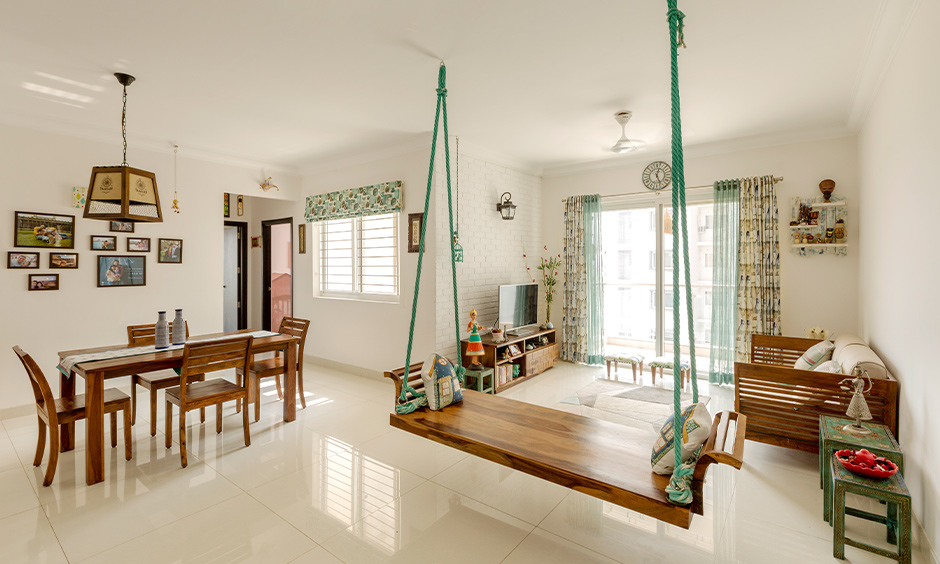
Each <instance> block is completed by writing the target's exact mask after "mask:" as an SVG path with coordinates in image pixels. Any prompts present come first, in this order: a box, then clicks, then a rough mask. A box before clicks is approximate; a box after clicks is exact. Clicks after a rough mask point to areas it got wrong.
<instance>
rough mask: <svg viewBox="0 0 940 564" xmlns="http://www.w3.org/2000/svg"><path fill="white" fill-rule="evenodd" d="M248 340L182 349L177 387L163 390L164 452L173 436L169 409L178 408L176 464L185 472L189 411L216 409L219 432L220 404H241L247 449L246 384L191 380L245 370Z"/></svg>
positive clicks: (206, 342) (197, 344) (249, 437)
mask: <svg viewBox="0 0 940 564" xmlns="http://www.w3.org/2000/svg"><path fill="white" fill-rule="evenodd" d="M251 343H252V338H251V337H250V336H249V337H234V338H231V339H220V340H214V341H200V342H195V343H187V344H186V346H185V347H183V366H182V368H181V369H180V375H179V377H178V378H177V384H178V385H177V386H176V387H173V388H168V389H167V390H166V448H170V446H171V444H172V443H171V440H170V437H171V435H172V432H173V426H172V425H173V424H172V419H173V405H174V404H175V405H176V406H178V407H179V408H180V417H179V431H180V461H181V462H182V464H183V468H186V465H187V460H186V412H187V411H192V410H193V409H205V408H206V407H208V406H210V405H215V406H216V414H215V432H216V433H221V432H222V404H223V403H224V402H227V401H236V402H239V403H241V404H244V405H243V407H244V409H242V420H243V421H242V424H243V426H244V431H245V446H250V445H251V436H250V435H249V434H248V405H247V403H246V402H247V401H248V386H247V384H248V383H247V381H245V382H244V383H240V384H233V383H232V382H230V381H228V380H226V379H224V378H212V379H211V380H205V379H201V380H197V379H196V378H194V377H195V376H203V378H204V377H205V374H207V373H209V372H218V371H219V370H228V369H230V368H234V369H236V370H239V369H241V370H244V369H245V367H246V366H248V359H249V357H250V351H251Z"/></svg>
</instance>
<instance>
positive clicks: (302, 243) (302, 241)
mask: <svg viewBox="0 0 940 564" xmlns="http://www.w3.org/2000/svg"><path fill="white" fill-rule="evenodd" d="M297 252H298V253H299V254H305V253H306V252H307V224H306V223H301V224H299V225H298V226H297Z"/></svg>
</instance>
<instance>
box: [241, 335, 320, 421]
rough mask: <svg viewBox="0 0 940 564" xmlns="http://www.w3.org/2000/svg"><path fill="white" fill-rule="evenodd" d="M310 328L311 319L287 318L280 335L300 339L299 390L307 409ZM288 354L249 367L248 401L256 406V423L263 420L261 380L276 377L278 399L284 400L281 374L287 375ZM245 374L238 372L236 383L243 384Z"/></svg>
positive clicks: (278, 355) (296, 368)
mask: <svg viewBox="0 0 940 564" xmlns="http://www.w3.org/2000/svg"><path fill="white" fill-rule="evenodd" d="M309 328H310V320H309V319H300V318H297V317H285V318H283V319H281V327H280V328H279V329H278V330H277V332H278V333H282V334H284V335H291V336H293V337H298V338H300V343H298V345H297V366H296V367H295V370H296V374H297V390H298V391H299V392H300V405H302V406H303V407H304V409H306V408H307V400H306V399H305V398H304V343H306V341H307V329H309ZM285 356H286V353H284V351H280V352H278V353H277V356H276V357H274V358H266V359H264V360H254V359H253V358H252V361H251V363H250V364H249V365H248V380H249V384H248V401H249V402H254V404H255V421H258V420H259V419H261V379H262V378H268V377H270V376H274V377H275V380H274V382H275V384H276V386H277V397H278V398H280V399H281V400H283V399H284V392H283V391H282V389H281V374H287V364H286V362H285V361H286V358H285ZM242 377H243V372H238V371H236V374H235V381H236V382H241V379H242Z"/></svg>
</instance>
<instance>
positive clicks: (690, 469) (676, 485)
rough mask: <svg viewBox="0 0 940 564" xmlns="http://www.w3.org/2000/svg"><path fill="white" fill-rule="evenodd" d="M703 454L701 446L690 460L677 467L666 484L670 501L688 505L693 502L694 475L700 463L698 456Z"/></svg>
mask: <svg viewBox="0 0 940 564" xmlns="http://www.w3.org/2000/svg"><path fill="white" fill-rule="evenodd" d="M701 454H702V447H699V448H698V450H696V451H695V454H694V455H692V458H691V459H689V461H688V462H684V463H682V464H680V465H679V466H677V467H676V469H675V470H674V471H673V473H672V477H671V478H669V485H668V486H666V493H667V494H668V495H669V501H671V502H672V503H674V504H676V505H688V504H690V503H692V488H691V487H690V486H691V484H692V477H693V476H694V474H695V466H696V465H697V464H698V457H699V455H701Z"/></svg>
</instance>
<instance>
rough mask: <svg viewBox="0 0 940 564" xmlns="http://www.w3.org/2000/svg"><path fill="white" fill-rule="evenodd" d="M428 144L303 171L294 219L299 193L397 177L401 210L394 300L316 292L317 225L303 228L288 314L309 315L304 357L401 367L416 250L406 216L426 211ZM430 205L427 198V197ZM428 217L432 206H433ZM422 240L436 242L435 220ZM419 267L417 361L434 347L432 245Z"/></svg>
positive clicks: (299, 213) (299, 210)
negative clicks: (410, 242)
mask: <svg viewBox="0 0 940 564" xmlns="http://www.w3.org/2000/svg"><path fill="white" fill-rule="evenodd" d="M429 152H430V150H429V148H422V149H420V150H415V151H412V152H410V153H407V154H404V155H399V156H394V157H386V158H381V159H379V160H375V161H371V162H365V163H362V164H349V165H346V166H344V167H343V168H340V169H336V170H331V171H328V172H321V173H316V174H310V175H306V176H305V177H304V179H303V188H302V191H301V194H302V197H301V198H300V199H299V200H300V201H298V202H297V203H296V204H295V211H294V221H295V223H299V222H301V221H303V212H304V198H306V197H307V196H312V195H315V194H322V193H326V192H333V191H336V190H345V189H348V188H357V187H359V186H367V185H371V184H378V183H380V182H386V181H390V180H401V181H402V182H403V195H402V206H403V207H402V213H401V215H400V217H399V226H398V227H399V233H400V238H399V257H400V262H399V265H400V266H399V268H400V288H401V299H400V300H399V302H398V303H382V302H365V301H357V300H341V299H335V298H324V297H318V296H315V295H314V284H315V283H316V280H317V278H316V277H315V271H316V270H317V256H318V254H317V224H316V223H310V224H308V225H307V254H306V255H300V258H299V259H298V260H296V261H295V263H294V277H295V284H294V313H295V315H297V316H299V317H303V318H307V319H311V320H312V321H313V323H311V325H310V329H309V332H308V334H307V335H308V337H307V347H306V351H305V353H306V355H308V356H313V357H317V358H320V359H324V360H326V361H331V362H334V363H339V364H342V365H347V366H352V367H359V368H362V369H365V370H366V371H368V373H369V374H370V375H373V376H377V375H380V374H381V372H383V371H385V370H389V369H393V368H399V367H401V366H404V364H405V349H406V348H407V344H408V325H409V321H410V319H411V301H412V295H413V293H414V284H415V273H416V272H417V262H418V255H417V254H416V253H408V252H407V250H408V240H407V237H406V234H407V228H408V225H407V223H408V222H407V219H408V214H409V213H417V212H421V211H423V209H424V195H425V191H426V188H427V176H428V155H429ZM432 202H434V200H433V195H432ZM433 213H434V214H437V213H438V211H437V210H434V212H433ZM426 237H427V241H434V237H435V230H434V225H433V223H432V224H429V225H428V228H427V235H426ZM431 247H432V250H430V251H428V252H429V253H430V254H429V255H428V256H426V257H425V259H424V261H423V266H422V276H421V294H420V299H419V303H418V318H417V321H416V326H415V340H414V352H413V354H412V359H413V360H412V362H416V361H415V360H414V359H419V358H420V359H423V358H425V357H426V356H427V355H428V354H430V353H431V352H432V351H433V348H434V319H435V316H434V295H435V290H434V272H435V268H436V265H435V264H434V260H433V257H434V254H433V245H431Z"/></svg>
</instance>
